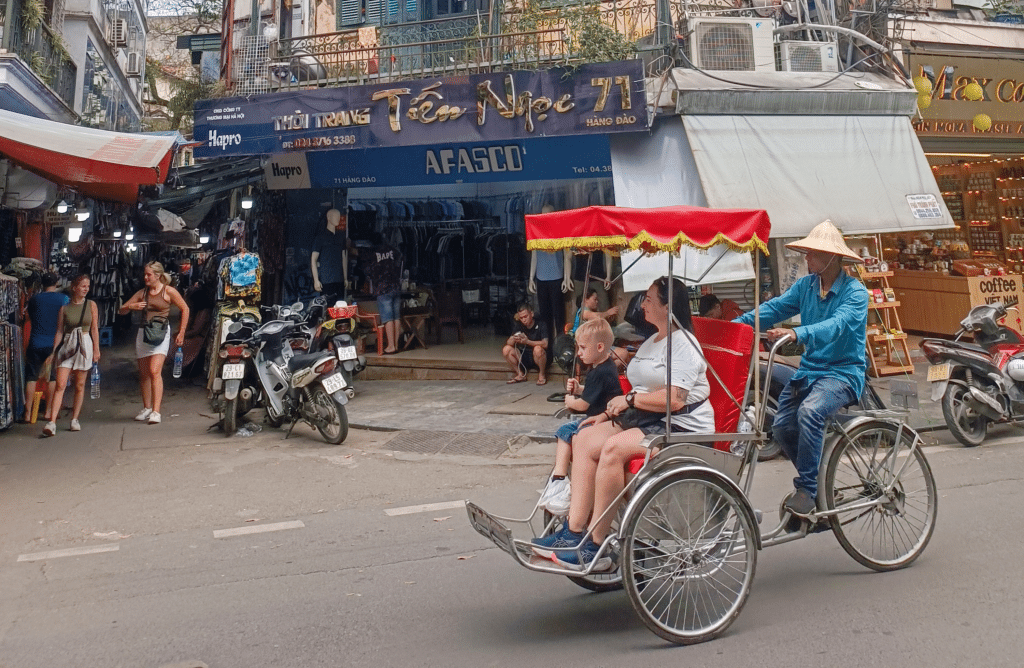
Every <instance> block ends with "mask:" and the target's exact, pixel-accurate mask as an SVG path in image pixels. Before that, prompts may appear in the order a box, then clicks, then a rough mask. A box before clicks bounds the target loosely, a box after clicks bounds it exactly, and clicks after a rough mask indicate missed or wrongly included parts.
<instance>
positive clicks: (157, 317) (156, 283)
mask: <svg viewBox="0 0 1024 668" xmlns="http://www.w3.org/2000/svg"><path fill="white" fill-rule="evenodd" d="M143 282H144V283H145V287H144V288H143V289H142V290H139V291H138V292H136V293H135V294H134V295H132V298H131V299H129V300H128V301H127V302H125V303H124V305H123V306H121V308H120V309H119V310H118V313H120V314H121V315H124V314H126V313H128V312H129V311H140V312H143V313H144V316H143V318H144V319H143V322H142V324H141V326H140V327H139V333H138V335H137V336H136V337H135V357H136V358H137V359H138V364H139V387H140V389H141V391H142V411H140V412H139V414H138V415H136V416H135V419H136V420H137V421H138V422H148V423H149V424H160V419H161V418H160V405H161V403H162V402H163V398H164V378H163V375H162V373H163V368H164V360H166V359H167V353H168V352H169V351H170V347H171V323H170V315H171V305H172V304H173V305H174V306H177V307H178V308H179V309H180V310H181V323H180V324H179V326H178V333H177V335H176V336H175V338H174V345H175V346H178V347H180V346H181V345H182V344H184V343H185V330H186V329H187V328H188V304H186V303H185V299H184V298H183V297H182V296H181V293H180V292H178V291H177V290H175V289H174V288H172V287H171V286H170V283H171V277H170V276H168V275H167V274H166V273H165V272H164V266H163V265H162V264H160V263H159V262H150V263H149V264H147V265H146V270H145V272H144V273H143Z"/></svg>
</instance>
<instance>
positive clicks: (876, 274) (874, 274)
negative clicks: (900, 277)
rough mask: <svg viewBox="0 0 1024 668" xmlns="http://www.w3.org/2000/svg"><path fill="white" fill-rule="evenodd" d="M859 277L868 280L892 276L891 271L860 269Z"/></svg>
mask: <svg viewBox="0 0 1024 668" xmlns="http://www.w3.org/2000/svg"><path fill="white" fill-rule="evenodd" d="M860 277H861V278H863V279H864V280H866V281H870V280H871V279H873V278H892V277H893V273H892V272H891V271H862V272H861V273H860Z"/></svg>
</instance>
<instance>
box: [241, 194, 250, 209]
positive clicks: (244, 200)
mask: <svg viewBox="0 0 1024 668" xmlns="http://www.w3.org/2000/svg"><path fill="white" fill-rule="evenodd" d="M242 208H243V209H251V208H252V196H251V195H245V196H244V197H242Z"/></svg>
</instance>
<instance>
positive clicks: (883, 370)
mask: <svg viewBox="0 0 1024 668" xmlns="http://www.w3.org/2000/svg"><path fill="white" fill-rule="evenodd" d="M869 373H870V372H869ZM898 373H914V365H912V364H911V365H908V366H895V365H885V366H880V367H878V369H877V371H875V373H873V374H871V375H873V376H875V377H878V376H893V375H895V374H898Z"/></svg>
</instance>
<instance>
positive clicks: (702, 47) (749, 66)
mask: <svg viewBox="0 0 1024 668" xmlns="http://www.w3.org/2000/svg"><path fill="white" fill-rule="evenodd" d="M689 27H690V34H689V44H690V61H691V62H692V63H693V65H694V67H696V68H698V69H701V70H712V71H739V72H743V71H745V72H763V71H768V72H774V71H775V45H774V42H775V39H774V34H773V31H774V30H775V21H774V20H772V19H744V18H695V19H690V21H689Z"/></svg>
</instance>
